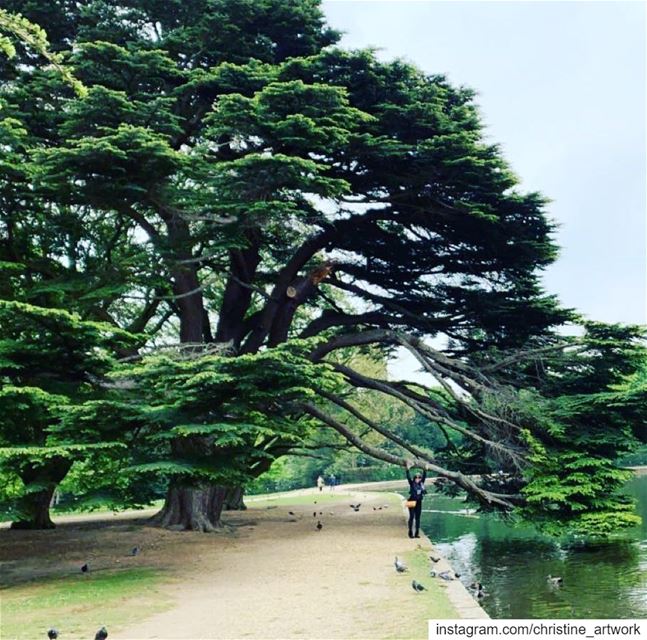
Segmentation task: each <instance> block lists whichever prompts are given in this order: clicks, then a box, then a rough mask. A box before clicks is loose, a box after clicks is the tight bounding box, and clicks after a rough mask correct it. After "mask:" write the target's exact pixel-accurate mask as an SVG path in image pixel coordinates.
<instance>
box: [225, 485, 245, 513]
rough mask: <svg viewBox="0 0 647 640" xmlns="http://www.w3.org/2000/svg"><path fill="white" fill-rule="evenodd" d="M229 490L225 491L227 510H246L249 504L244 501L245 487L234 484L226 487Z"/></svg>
mask: <svg viewBox="0 0 647 640" xmlns="http://www.w3.org/2000/svg"><path fill="white" fill-rule="evenodd" d="M226 489H227V491H226V493H225V510H226V511H245V509H247V506H246V505H245V502H244V501H243V496H244V494H245V487H241V486H240V485H239V486H232V487H226Z"/></svg>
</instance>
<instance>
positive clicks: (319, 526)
mask: <svg viewBox="0 0 647 640" xmlns="http://www.w3.org/2000/svg"><path fill="white" fill-rule="evenodd" d="M322 529H323V525H322V524H321V520H317V531H321V530H322Z"/></svg>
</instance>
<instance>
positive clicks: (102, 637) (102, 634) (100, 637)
mask: <svg viewBox="0 0 647 640" xmlns="http://www.w3.org/2000/svg"><path fill="white" fill-rule="evenodd" d="M107 637H108V629H106V628H105V627H101V629H99V631H97V632H96V634H95V636H94V640H106V638H107Z"/></svg>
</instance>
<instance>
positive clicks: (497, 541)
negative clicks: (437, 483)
mask: <svg viewBox="0 0 647 640" xmlns="http://www.w3.org/2000/svg"><path fill="white" fill-rule="evenodd" d="M627 492H628V493H630V494H631V495H633V496H635V497H636V499H637V500H638V505H637V509H638V513H639V514H640V515H641V516H642V519H643V522H642V526H641V527H638V528H636V529H635V530H634V531H632V532H631V534H629V535H628V536H627V539H626V540H623V541H618V542H612V543H608V544H598V545H588V546H585V545H573V544H567V543H558V542H555V541H554V540H552V539H550V538H547V537H544V536H542V535H540V534H538V533H537V532H536V531H535V530H534V529H533V528H531V527H529V526H521V525H516V526H512V525H508V524H506V523H504V522H502V521H500V520H499V519H497V518H495V517H493V516H488V515H481V516H479V515H475V514H470V513H469V512H466V511H465V508H464V507H465V505H464V504H463V503H462V502H461V501H459V500H453V499H450V498H444V497H438V496H435V495H434V494H433V493H430V494H429V495H428V496H427V498H426V499H425V501H424V507H425V511H423V514H422V528H423V530H424V531H425V533H426V534H427V535H428V536H429V537H430V538H431V539H432V540H433V541H434V543H435V545H436V546H437V548H438V550H439V551H440V552H441V553H442V554H443V555H444V556H445V557H446V558H447V559H448V560H449V562H450V563H451V564H452V566H453V567H454V569H455V570H456V571H457V572H458V573H459V574H461V578H460V579H461V580H462V581H463V582H464V583H465V584H466V585H469V584H471V583H472V582H474V581H477V580H478V581H480V582H482V583H483V585H484V587H485V589H486V591H487V594H488V595H487V596H486V597H484V598H482V599H481V600H480V603H481V605H482V606H483V608H484V609H485V610H486V611H487V612H488V614H489V615H490V616H491V617H492V618H641V619H644V618H647V475H643V476H639V477H636V478H635V479H633V480H632V481H631V482H630V483H629V484H628V486H627ZM548 574H552V575H553V576H561V577H562V578H563V579H564V584H563V586H561V587H553V586H551V585H550V584H548V582H547V580H546V576H547V575H548Z"/></svg>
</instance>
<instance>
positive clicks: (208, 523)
mask: <svg viewBox="0 0 647 640" xmlns="http://www.w3.org/2000/svg"><path fill="white" fill-rule="evenodd" d="M226 493H227V487H224V486H221V485H211V484H204V485H193V486H183V485H181V484H179V483H177V484H176V483H173V482H172V483H171V485H170V486H169V488H168V491H167V493H166V500H165V502H164V507H163V508H162V510H161V511H160V512H159V513H157V514H156V515H154V516H153V517H152V518H151V520H150V523H151V524H154V525H158V526H161V527H168V528H174V529H175V528H177V529H183V530H188V531H202V532H212V531H217V530H218V529H221V528H222V523H221V521H220V515H221V514H222V510H223V507H224V504H225V495H226Z"/></svg>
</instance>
